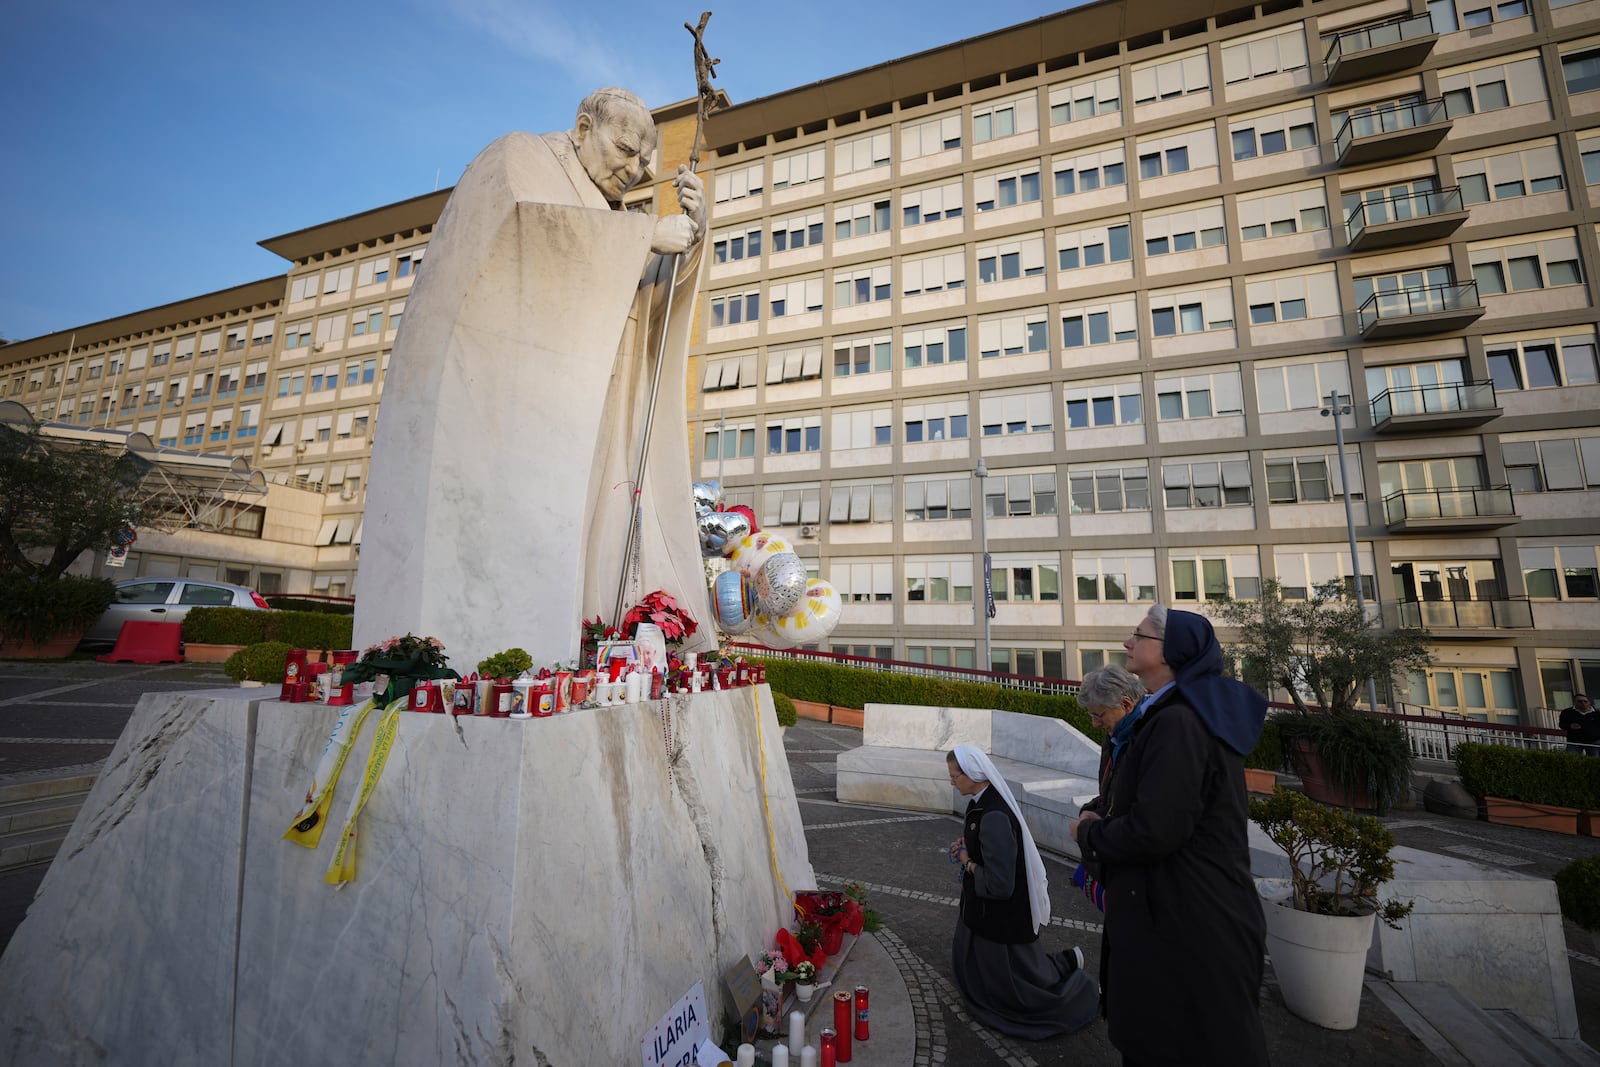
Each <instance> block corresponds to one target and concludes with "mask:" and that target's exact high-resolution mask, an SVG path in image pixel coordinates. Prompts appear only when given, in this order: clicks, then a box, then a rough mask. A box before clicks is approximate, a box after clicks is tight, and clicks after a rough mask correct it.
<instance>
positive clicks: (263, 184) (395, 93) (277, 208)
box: [0, 0, 1077, 340]
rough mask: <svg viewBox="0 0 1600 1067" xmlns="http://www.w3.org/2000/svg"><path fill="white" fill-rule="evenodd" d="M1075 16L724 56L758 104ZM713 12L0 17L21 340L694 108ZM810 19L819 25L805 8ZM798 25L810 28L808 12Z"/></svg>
mask: <svg viewBox="0 0 1600 1067" xmlns="http://www.w3.org/2000/svg"><path fill="white" fill-rule="evenodd" d="M1063 6H1077V4H1076V2H1074V0H1056V2H1053V3H1052V2H1043V3H1041V2H1038V0H1034V2H1026V0H987V2H985V3H982V4H974V3H971V2H970V0H963V2H956V0H924V2H922V3H919V4H916V5H907V4H899V3H883V2H879V3H861V2H859V0H854V2H852V0H810V2H808V3H806V4H803V5H778V4H769V3H761V2H756V0H736V2H735V3H730V4H726V5H725V6H723V7H719V8H714V9H713V10H714V12H715V13H714V14H713V16H712V19H711V24H710V28H709V29H708V31H707V34H706V37H707V47H708V49H709V51H710V52H711V54H712V55H713V56H716V57H719V58H720V59H721V60H722V64H721V66H719V67H718V68H717V71H718V77H717V81H716V84H717V85H718V86H719V87H720V88H722V89H724V90H725V91H727V92H728V94H729V95H730V96H731V97H732V98H733V99H734V100H736V101H745V100H751V99H754V98H756V97H759V96H766V95H768V94H771V93H775V92H780V91H782V90H784V89H789V88H793V87H795V86H798V85H804V84H807V83H809V82H813V81H817V80H819V79H822V78H828V77H832V76H833V75H836V74H842V73H845V72H847V71H851V70H856V69H858V68H861V67H866V66H872V65H874V64H877V63H881V62H884V61H886V60H889V59H893V58H896V57H899V56H904V55H910V54H912V53H915V52H920V51H923V50H925V49H928V48H932V47H935V46H937V45H941V44H946V43H949V42H951V41H955V40H959V39H961V38H964V37H972V36H976V35H978V34H983V33H987V32H989V31H991V30H996V29H1000V28H1002V27H1005V26H1010V25H1014V24H1016V23H1019V22H1026V21H1030V20H1032V19H1035V18H1038V17H1040V16H1041V15H1046V14H1050V13H1051V12H1053V11H1056V10H1059V9H1060V8H1061V7H1063ZM700 11H701V8H700V7H699V6H693V7H691V6H684V7H682V8H681V9H679V8H676V7H672V6H669V5H665V4H659V3H638V2H632V0H629V2H621V3H612V4H583V3H571V2H568V3H561V4H555V3H548V2H546V0H389V2H388V3H375V2H371V0H334V2H332V3H328V2H326V0H324V2H320V3H307V2H304V0H273V2H270V3H231V2H225V0H224V2H218V0H208V2H198V0H146V2H142V3H131V4H130V3H109V2H102V0H59V2H55V0H46V2H43V3H23V2H15V3H7V4H4V5H0V146H3V149H4V157H3V162H0V203H3V204H4V210H5V213H6V217H5V219H4V222H3V224H0V250H3V252H4V254H3V255H0V337H6V338H9V339H12V340H19V339H24V338H29V337H35V336H38V335H40V334H44V333H49V332H52V331H55V330H69V329H72V328H73V327H76V326H79V325H83V324H85V323H90V322H95V321H98V320H100V319H105V318H111V317H114V316H117V315H122V314H126V313H128V312H132V311H138V310H140V309H143V308H147V307H153V306H156V305H159V304H165V303H169V302H171V301H174V300H181V299H184V298H186V297H190V296H195V295H198V294H200V293H205V292H211V291H213V290H217V289H223V288H227V287H228V286H232V285H238V284H240V283H242V282H248V281H254V280H256V279H258V278H264V277H267V276H269V275H273V274H278V273H281V272H282V271H283V270H284V269H285V266H286V264H285V263H284V261H283V260H281V259H279V258H278V257H276V256H274V255H272V254H271V253H269V252H267V251H266V250H264V249H262V248H259V247H257V245H256V242H257V241H260V240H262V239H264V238H267V237H273V236H276V235H278V234H282V233H287V232H290V231H293V230H298V229H302V228H304V227H306V226H312V225H315V224H317V223H320V222H325V221H327V220H329V219H335V218H339V217H341V216H344V215H349V214H353V213H355V212H359V211H365V210H367V209H369V208H374V207H378V206H379V205H382V204H387V203H392V202H394V201H397V200H403V199H406V198H407V197H412V196H417V195H420V194H422V193H426V192H428V191H430V190H432V189H434V188H435V187H436V183H437V185H438V186H441V187H442V186H447V185H450V184H453V183H454V181H455V180H456V178H457V177H459V176H460V174H461V171H462V170H463V169H464V168H465V167H466V165H467V164H468V163H469V162H470V161H471V160H472V157H473V156H474V155H475V154H476V153H477V152H478V151H479V149H481V148H482V147H483V146H484V145H486V144H488V143H489V142H490V141H492V140H494V139H495V138H496V137H498V136H499V135H501V134H503V133H505V132H507V131H509V130H515V129H524V130H532V131H535V132H542V131H546V130H553V129H565V128H567V127H568V126H569V125H570V124H571V119H572V111H573V107H574V105H575V104H576V103H577V101H578V100H579V98H581V97H582V96H583V95H584V94H585V93H586V92H588V91H589V90H591V89H593V88H597V87H599V86H601V85H606V84H619V85H624V86H626V87H628V88H630V89H633V90H634V91H636V92H638V93H639V94H640V95H641V96H643V97H644V98H645V100H646V101H648V102H649V103H650V104H652V105H659V104H664V103H670V102H672V101H675V100H680V99H683V98H685V97H688V96H690V95H692V94H693V92H694V75H693V68H692V65H691V59H690V54H691V53H690V49H691V42H690V38H689V35H688V33H687V32H685V31H684V29H683V23H684V22H685V21H691V22H692V21H695V20H696V19H697V18H698V17H699V13H700ZM801 12H804V14H803V16H800V14H799V13H801ZM797 17H800V19H801V21H800V22H799V23H798V24H797V23H796V22H795V19H796V18H797Z"/></svg>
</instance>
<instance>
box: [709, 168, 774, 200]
mask: <svg viewBox="0 0 1600 1067" xmlns="http://www.w3.org/2000/svg"><path fill="white" fill-rule="evenodd" d="M762 170H763V164H761V163H752V164H750V165H749V166H748V167H739V168H737V169H733V170H722V169H721V168H718V170H717V178H716V182H715V183H714V186H713V190H712V195H713V197H714V199H715V202H716V203H718V204H726V203H728V202H729V201H730V200H743V199H744V198H745V197H747V196H760V195H761V188H762Z"/></svg>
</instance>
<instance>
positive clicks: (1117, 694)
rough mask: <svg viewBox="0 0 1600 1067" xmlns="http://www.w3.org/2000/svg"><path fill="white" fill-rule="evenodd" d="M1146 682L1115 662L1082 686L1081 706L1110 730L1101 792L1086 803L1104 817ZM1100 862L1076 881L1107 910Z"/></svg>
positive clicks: (1082, 869) (1084, 866)
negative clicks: (1108, 797)
mask: <svg viewBox="0 0 1600 1067" xmlns="http://www.w3.org/2000/svg"><path fill="white" fill-rule="evenodd" d="M1144 695H1145V690H1144V683H1143V682H1141V681H1139V679H1138V678H1136V677H1134V676H1133V675H1132V674H1129V673H1128V672H1127V671H1126V670H1124V669H1122V668H1121V667H1118V666H1116V665H1115V664H1112V665H1110V666H1106V667H1101V668H1100V669H1099V670H1095V671H1091V672H1089V673H1088V674H1086V675H1084V678H1083V681H1082V683H1080V684H1079V686H1078V706H1079V707H1081V708H1083V709H1084V710H1085V711H1087V712H1088V713H1089V722H1090V723H1092V724H1093V725H1094V727H1095V728H1096V729H1099V730H1104V731H1105V732H1106V739H1105V741H1104V742H1103V743H1102V744H1101V746H1100V795H1099V796H1097V797H1095V798H1094V799H1093V800H1091V801H1089V803H1087V804H1085V805H1083V809H1082V810H1083V811H1092V812H1094V813H1095V814H1097V815H1099V816H1100V817H1101V818H1102V819H1103V818H1105V817H1106V815H1107V814H1108V811H1107V806H1106V797H1107V796H1109V795H1110V793H1111V783H1112V782H1113V781H1114V780H1115V778H1116V769H1117V757H1118V756H1119V755H1120V754H1121V753H1122V751H1123V750H1124V749H1125V748H1127V746H1128V741H1129V739H1130V738H1132V737H1133V725H1134V723H1136V722H1138V721H1139V715H1140V714H1142V713H1143V710H1144V709H1143V708H1142V707H1140V701H1141V700H1142V699H1143V698H1144ZM1103 881H1104V880H1103V877H1102V875H1101V872H1100V865H1099V864H1098V863H1092V864H1091V863H1080V864H1078V869H1077V870H1076V871H1074V872H1073V875H1072V884H1073V885H1075V886H1077V887H1078V888H1080V889H1082V890H1083V893H1084V896H1086V897H1088V898H1089V899H1090V900H1091V901H1092V902H1093V903H1094V906H1095V907H1097V908H1099V909H1100V910H1101V911H1105V910H1106V903H1105V895H1106V890H1105V885H1104V884H1103Z"/></svg>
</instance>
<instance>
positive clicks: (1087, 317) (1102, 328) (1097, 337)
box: [1061, 296, 1139, 348]
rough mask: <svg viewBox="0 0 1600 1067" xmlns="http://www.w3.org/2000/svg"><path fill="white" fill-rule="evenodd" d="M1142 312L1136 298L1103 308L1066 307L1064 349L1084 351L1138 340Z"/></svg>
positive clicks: (1063, 316)
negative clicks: (1096, 346) (1081, 349)
mask: <svg viewBox="0 0 1600 1067" xmlns="http://www.w3.org/2000/svg"><path fill="white" fill-rule="evenodd" d="M1138 321H1139V320H1138V312H1137V306H1136V305H1135V303H1134V299H1133V297H1131V296H1130V297H1125V298H1123V299H1121V300H1117V301H1115V302H1113V303H1110V304H1102V305H1099V306H1091V307H1080V308H1063V309H1062V311H1061V347H1063V348H1083V347H1086V346H1089V345H1109V344H1114V343H1116V342H1120V341H1133V340H1137V339H1138V336H1139V331H1138Z"/></svg>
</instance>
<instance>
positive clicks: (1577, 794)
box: [1455, 741, 1600, 836]
mask: <svg viewBox="0 0 1600 1067" xmlns="http://www.w3.org/2000/svg"><path fill="white" fill-rule="evenodd" d="M1455 761H1456V772H1457V773H1458V774H1459V775H1460V776H1461V786H1462V788H1463V789H1465V790H1466V791H1467V792H1469V793H1471V794H1472V795H1473V796H1475V797H1477V798H1478V801H1479V802H1480V803H1481V804H1482V805H1483V809H1484V815H1485V817H1487V818H1488V820H1489V821H1490V822H1497V823H1504V824H1506V825H1508V826H1525V827H1529V828H1532V829H1536V830H1550V831H1554V832H1556V833H1565V834H1577V833H1585V834H1589V835H1591V836H1592V835H1594V834H1595V833H1596V831H1597V827H1596V823H1597V822H1600V760H1597V759H1595V758H1594V757H1592V756H1581V755H1578V754H1577V753H1575V752H1542V751H1536V750H1530V749H1523V748H1514V747H1512V746H1511V745H1485V744H1479V743H1477V742H1470V741H1469V742H1464V743H1462V744H1459V745H1457V746H1456V747H1455Z"/></svg>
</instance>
